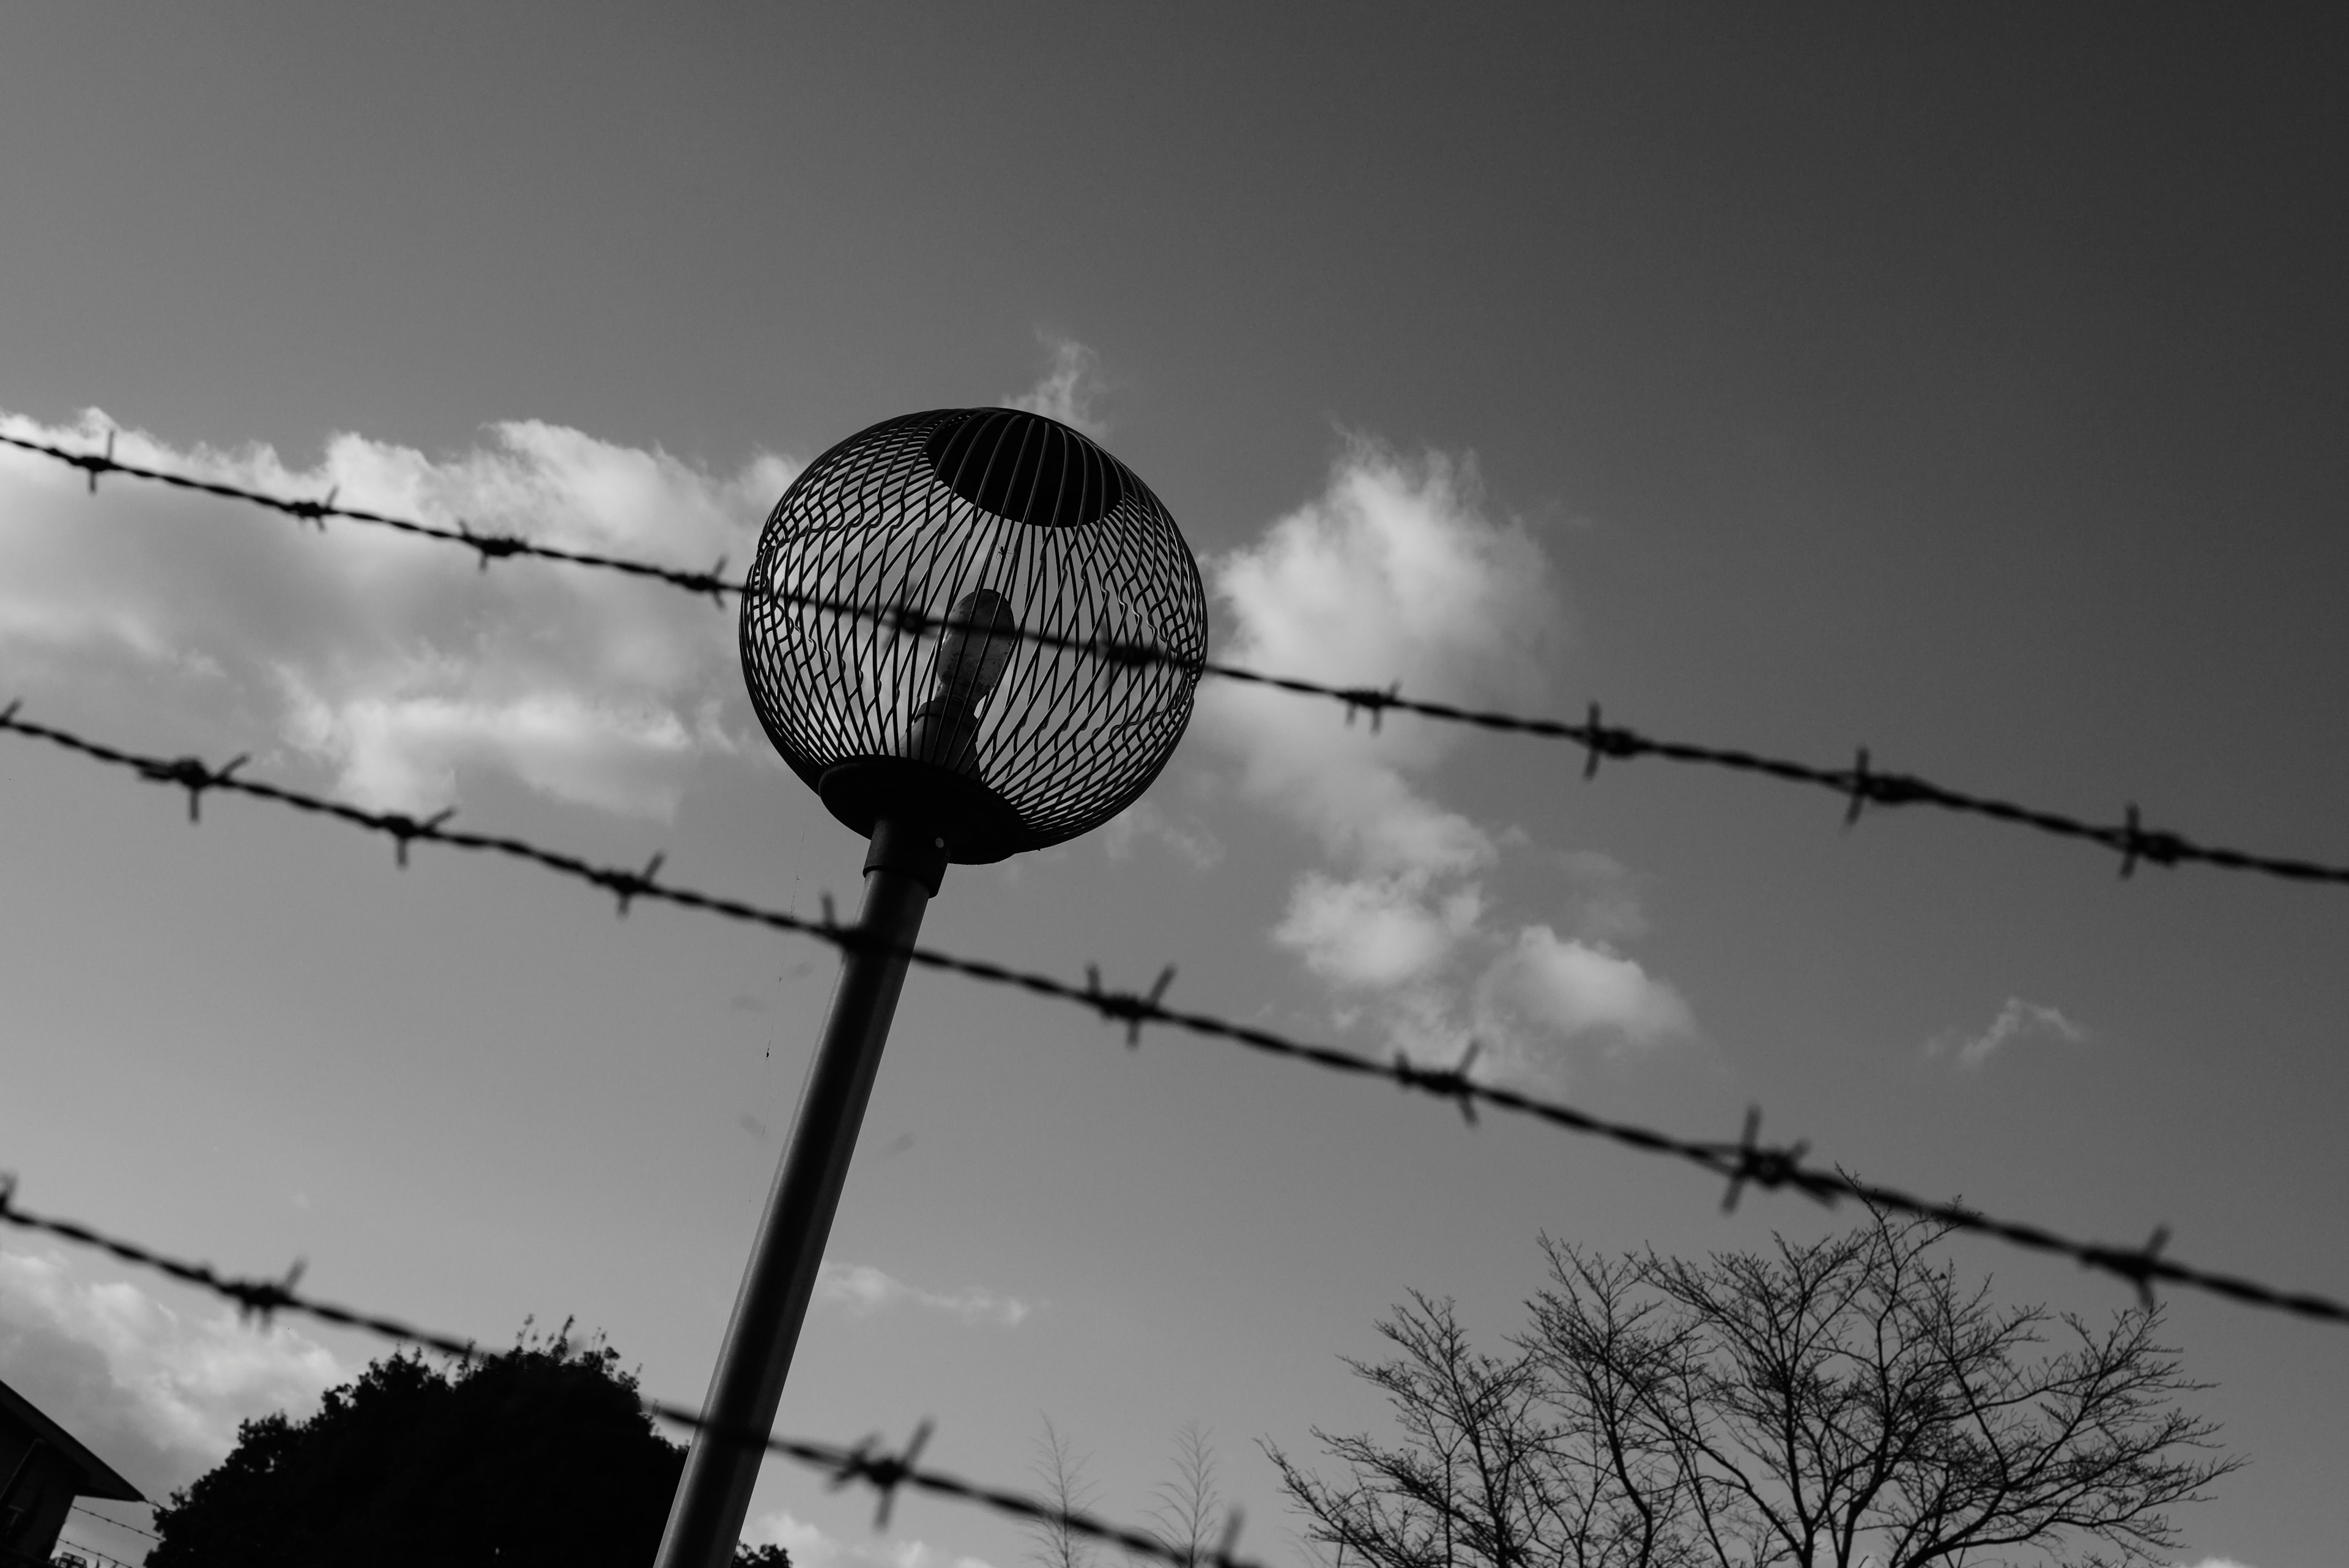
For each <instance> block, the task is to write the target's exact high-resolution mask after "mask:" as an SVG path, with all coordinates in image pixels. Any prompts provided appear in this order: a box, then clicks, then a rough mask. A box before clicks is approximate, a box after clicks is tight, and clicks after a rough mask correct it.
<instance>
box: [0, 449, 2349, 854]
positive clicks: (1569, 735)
mask: <svg viewBox="0 0 2349 1568" xmlns="http://www.w3.org/2000/svg"><path fill="white" fill-rule="evenodd" d="M0 445H6V446H10V447H14V448H16V449H17V450H19V451H22V452H33V453H36V454H38V455H40V456H43V457H47V458H49V459H51V460H53V461H55V462H59V463H63V464H65V465H66V466H67V467H69V468H73V469H77V470H79V471H80V472H83V473H84V474H86V475H87V476H88V481H89V489H90V492H91V493H93V494H94V493H96V492H97V489H98V478H99V476H100V475H101V474H119V475H121V476H123V477H125V478H129V479H137V480H141V481H145V482H147V483H155V484H162V485H168V486H171V487H172V488H174V489H178V490H185V491H191V492H194V493H198V494H202V495H209V496H213V497H216V498H218V499H221V500H226V501H238V502H243V503H245V504H250V505H253V506H257V507H262V508H264V509H266V510H268V511H272V512H276V513H279V514H283V515H285V516H287V517H290V518H292V519H294V520H295V522H297V523H307V524H314V525H316V527H318V528H319V529H320V530H322V531H323V530H324V529H325V527H326V522H327V520H328V519H330V518H332V519H336V520H339V521H343V522H347V523H356V524H362V525H364V526H367V527H376V528H388V529H391V530H393V531H395V532H398V533H400V534H405V535H410V536H413V537H416V538H420V539H427V540H430V541H433V542H435V543H439V544H444V545H457V546H459V547H460V548H463V549H468V550H471V551H472V552H473V553H474V556H475V557H476V559H477V560H478V561H479V563H480V565H481V567H482V569H483V570H487V569H488V567H489V566H490V564H491V563H492V561H503V560H508V559H512V558H515V557H525V558H532V559H537V560H543V561H553V562H559V563H562V564H564V565H568V566H584V567H588V568H592V569H595V570H598V571H608V572H619V573H623V574H625V575H626V576H633V577H636V578H638V579H640V580H642V581H645V582H648V583H656V584H659V585H662V586H665V587H670V588H675V589H678V590H681V591H683V592H685V593H688V594H690V595H693V596H695V597H701V598H707V599H709V600H710V601H711V602H712V603H713V604H716V605H719V606H721V607H722V606H723V605H724V604H725V602H726V599H727V597H728V596H730V595H738V596H739V595H740V593H741V592H742V591H743V587H744V585H743V583H742V582H741V581H740V579H737V578H733V577H730V576H727V575H726V561H725V559H724V558H723V557H722V556H721V557H720V558H719V560H718V562H717V564H716V565H714V566H711V567H709V569H708V570H707V571H693V570H688V569H684V568H679V567H674V566H662V565H659V564H657V563H656V562H651V561H645V560H638V559H634V558H631V557H628V556H611V555H604V554H599V553H597V552H594V551H585V550H569V549H563V548H560V547H558V546H555V545H541V544H538V543H536V542H534V541H533V540H531V539H528V538H525V537H523V536H522V535H518V534H510V533H495V532H481V531H477V530H475V529H473V528H472V527H471V526H469V525H467V524H463V523H461V522H460V523H459V524H457V525H456V526H454V527H448V526H443V525H441V524H435V523H427V522H423V521H420V520H419V519H416V518H412V517H397V516H392V515H389V514H385V513H380V512H373V511H369V510H367V509H366V508H364V507H355V506H345V505H341V504H338V503H337V501H336V492H335V491H332V490H330V491H328V492H327V493H326V497H325V498H324V499H323V500H314V499H305V498H300V497H295V496H286V495H276V494H272V493H269V492H267V491H263V490H256V489H253V488H250V487H248V486H245V485H240V484H232V483H226V482H225V481H222V480H215V479H207V478H204V477H202V476H201V475H195V474H186V473H174V472H170V471H168V470H164V469H156V468H149V467H146V466H144V465H142V464H140V463H135V462H123V461H120V460H119V459H117V458H116V457H115V456H114V438H113V437H112V436H111V435H109V436H108V438H107V444H106V447H105V450H104V451H102V452H98V451H92V452H74V451H71V450H69V449H67V448H66V447H61V446H57V445H56V444H54V443H52V442H48V441H35V440H32V439H31V438H29V437H26V436H18V435H11V434H8V433H7V432H5V431H0ZM778 597H781V598H783V599H784V600H785V601H787V602H790V603H793V604H798V605H802V606H804V607H809V608H812V609H817V610H821V611H828V612H831V613H833V614H838V615H844V616H853V617H856V618H863V619H872V620H877V621H880V622H883V623H885V624H886V625H887V626H888V627H889V628H891V629H892V630H894V631H895V632H897V633H899V634H900V635H903V636H907V637H916V638H931V637H937V636H941V635H943V634H944V633H945V632H946V631H947V629H948V620H947V618H946V617H943V616H936V615H931V614H928V613H926V612H925V611H923V610H921V609H919V608H916V607H909V606H907V607H892V608H887V609H879V610H876V609H874V607H871V606H869V605H864V604H857V603H851V602H848V601H845V600H838V599H830V598H825V597H822V596H818V595H807V594H797V593H782V594H779V596H778ZM989 635H990V636H996V637H1000V636H1004V635H1006V634H1005V633H1004V632H1002V631H999V630H991V631H990V633H989ZM1009 635H1013V636H1016V637H1018V638H1019V639H1021V640H1023V641H1028V642H1033V643H1037V644H1040V645H1042V646H1045V647H1050V648H1061V649H1071V650H1074V651H1079V652H1084V653H1090V654H1092V655H1094V656H1096V657H1098V658H1101V659H1104V660H1106V661H1109V662H1112V663H1117V664H1125V665H1168V666H1174V667H1176V668H1180V669H1182V670H1187V671H1190V672H1192V673H1193V674H1195V675H1196V676H1200V677H1208V676H1212V677H1214V678H1216V679H1217V680H1229V681H1235V682H1238V683H1241V684H1246V685H1253V686H1261V687H1266V688H1268V689H1270V690H1273V691H1286V692H1288V693H1290V694H1292V695H1295V696H1300V697H1309V698H1314V699H1317V700H1319V701H1330V702H1334V703H1337V704H1339V705H1340V706H1342V707H1343V708H1344V709H1345V711H1346V714H1347V718H1348V721H1349V722H1351V721H1352V719H1353V718H1354V717H1355V716H1356V715H1358V714H1362V715H1367V716H1368V718H1369V720H1370V722H1371V725H1372V726H1373V727H1375V726H1377V725H1379V724H1380V723H1381V722H1383V720H1384V718H1385V716H1386V715H1387V714H1389V713H1406V714H1410V715H1413V716H1414V717H1417V718H1422V719H1427V720H1432V721H1434V722H1440V723H1452V724H1464V725H1468V726H1470V727H1472V728H1475V729H1480V730H1485V731H1489V732H1495V733H1504V734H1515V735H1524V736H1528V737H1532V738H1535V739H1538V740H1547V741H1557V742H1566V743H1568V744H1571V745H1573V746H1576V747H1578V748H1579V749H1580V750H1581V751H1582V753H1583V765H1582V776H1583V777H1584V778H1585V779H1588V778H1591V777H1593V776H1595V775H1596V774H1597V773H1598V771H1599V763H1601V762H1602V761H1608V760H1611V761H1616V762H1631V761H1636V760H1638V759H1640V758H1643V757H1646V758H1654V759H1656V760H1659V761H1662V762H1672V763H1685V764H1689V765H1692V766H1701V767H1710V768H1716V769H1723V770H1726V771H1728V772H1731V773H1736V774H1745V775H1748V776H1754V777H1761V778H1769V779H1775V780H1778V781H1779V782H1781V783H1785V784H1802V785H1806V786H1809V787H1812V788H1816V789H1821V790H1825V791H1826V792H1827V793H1829V794H1834V795H1837V796H1838V797H1840V798H1841V799H1842V800H1843V802H1844V803H1845V806H1844V822H1845V824H1846V825H1847V826H1848V825H1850V824H1852V823H1856V822H1857V821H1858V820H1859V817H1860V815H1861V814H1862V813H1863V812H1864V811H1865V810H1866V809H1867V808H1868V807H1870V806H1888V807H1889V806H1925V807H1930V808H1931V809H1934V810H1938V811H1944V812H1951V813H1955V814H1957V815H1964V816H1972V817H1977V818H1982V819H1984V820H1987V821H1991V822H1996V823H2000V824H2002V825H2004V826H2009V827H2015V828H2022V829H2024V830H2027V831H2030V832H2034V833H2039V834H2043V835H2045V836H2051V837H2055V838H2062V839H2067V840H2071V841H2073V842H2075V843H2085V844H2091V845H2095V846H2097V847H2099V848H2102V849H2105V850H2107V851H2109V852H2111V853H2113V854H2115V855H2117V856H2118V857H2120V873H2121V875H2122V876H2124V877H2127V876H2131V875H2133V874H2134V873H2135V872H2136V870H2137V867H2139V866H2158V867H2179V866H2206V867H2213V868H2216V869H2219V870H2222V871H2238V872H2249V873H2253V874H2257V875H2261V876H2266V877H2280V878H2282V879H2284V880H2286V881H2293V882H2315V883H2325V884H2331V885H2334V886H2349V863H2343V862H2339V861H2326V860H2319V859H2313V858H2310V857H2303V856H2291V855H2275V854H2268V853H2263V852H2259V851H2253V850H2248V849H2240V848H2232V847H2229V846H2223V845H2215V844H2207V843H2204V842H2201V841H2199V840H2198V839H2195V838H2192V837H2189V836H2187V835H2186V834H2184V833H2181V832H2178V831H2176V830H2174V829H2170V828H2164V827H2155V826H2150V825H2148V824H2147V823H2146V822H2145V821H2144V819H2143V817H2142V816H2141V815H2140V814H2139V812H2138V810H2137V806H2136V805H2135V804H2134V803H2132V804H2130V805H2128V806H2127V808H2126V809H2125V810H2124V812H2123V814H2122V815H2121V817H2120V819H2119V820H2118V821H2114V822H2097V821H2095V820H2092V819H2090V818H2086V817H2082V816H2078V815H2073V814H2070V813H2067V812H2060V811H2054V810H2050V809H2047V808H2045V807H2041V806H2034V805H2027V804H2024V803H2023V802H2019V801H2013V800H2006V799H2002V798H2000V797H1998V796H1995V795H1988V794H1979V793H1976V792H1973V791H1970V790H1961V789H1955V788H1952V787H1951V786H1949V785H1947V784H1937V783H1935V782H1934V781H1932V780H1930V779H1928V778H1924V777H1921V776H1920V775H1918V774H1907V773H1889V772H1886V771H1883V770H1881V769H1879V768H1878V767H1877V766H1876V765H1875V764H1874V763H1873V761H1872V760H1871V758H1870V756H1869V753H1868V748H1867V747H1865V746H1862V747H1860V748H1858V750H1857V753H1856V754H1855V756H1854V758H1853V760H1852V762H1851V763H1850V764H1849V765H1848V766H1844V767H1837V766H1832V765H1824V764H1818V763H1806V762H1802V761H1800V760H1797V759H1795V758H1789V757H1779V756H1772V755H1770V754H1768V753H1761V752H1755V751H1751V750H1747V749H1745V748H1744V747H1738V746H1720V745H1710V744H1705V743H1702V742H1692V741H1675V740H1669V739H1664V738H1661V737H1658V736H1653V735H1648V734H1644V733H1642V732H1640V731H1638V730H1635V729H1633V728H1631V727H1630V726H1629V725H1625V724H1619V723H1610V722H1607V719H1606V717H1605V714H1604V712H1603V711H1602V710H1601V708H1600V706H1599V703H1597V702H1593V703H1591V704H1590V705H1589V707H1588V710H1587V712H1586V716H1585V717H1584V718H1583V719H1582V720H1580V721H1575V720H1570V719H1558V718H1553V717H1544V716H1541V715H1537V714H1523V713H1511V712H1506V711H1500V710H1497V709H1483V708H1467V707H1463V706H1460V705H1458V704H1456V703H1451V702H1442V701H1432V700H1429V699H1425V698H1418V697H1407V696H1405V695H1403V692H1402V686H1401V685H1400V684H1399V683H1398V684H1394V685H1390V686H1385V687H1375V686H1340V685H1333V684H1330V683H1329V682H1325V681H1319V680H1304V679H1302V678H1299V677H1296V676H1288V675H1281V674H1278V673H1274V672H1270V671H1266V670H1254V669H1250V668H1248V667H1247V666H1245V665H1239V664H1232V663H1228V662H1226V661H1223V660H1218V659H1181V658H1178V657H1176V656H1175V655H1174V654H1171V653H1169V652H1167V651H1166V650H1164V649H1160V648H1157V647H1155V646H1154V645H1152V644H1150V643H1147V642H1138V641H1124V640H1120V639H1112V638H1093V639H1079V638H1069V637H1061V636H1055V635H1052V634H1050V633H1046V632H1040V631H1035V630H1030V629H1026V628H1015V629H1014V630H1013V631H1012V632H1011V633H1010V634H1009Z"/></svg>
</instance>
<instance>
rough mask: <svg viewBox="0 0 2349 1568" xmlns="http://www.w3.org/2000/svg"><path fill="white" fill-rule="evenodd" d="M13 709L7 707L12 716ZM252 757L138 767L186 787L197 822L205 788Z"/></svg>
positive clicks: (150, 776) (156, 779) (224, 780)
mask: <svg viewBox="0 0 2349 1568" xmlns="http://www.w3.org/2000/svg"><path fill="white" fill-rule="evenodd" d="M9 712H10V716H11V717H12V718H13V717H14V716H15V709H14V708H11V709H10V710H9ZM252 760H253V758H252V755H251V753H244V754H241V755H239V756H237V757H235V758H233V759H232V760H231V761H230V763H229V764H228V765H227V766H226V767H223V768H220V769H218V770H214V769H212V768H208V767H206V766H204V760H203V759H202V757H175V758H173V759H172V760H171V761H170V762H168V763H160V762H150V763H147V764H146V765H145V766H143V767H141V768H140V774H141V776H143V777H144V778H146V779H147V780H148V781H149V782H150V783H152V784H178V785H179V786H180V787H181V788H182V789H184V790H186V791H187V792H188V820H189V821H190V822H198V821H201V820H202V815H201V813H200V812H199V811H198V809H197V808H198V803H199V802H201V801H202V799H203V795H204V791H206V790H208V789H219V788H221V787H222V785H224V784H228V783H229V775H230V774H233V773H235V772H236V770H237V769H239V768H241V767H243V766H244V764H245V763H249V762H251V761H252Z"/></svg>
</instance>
